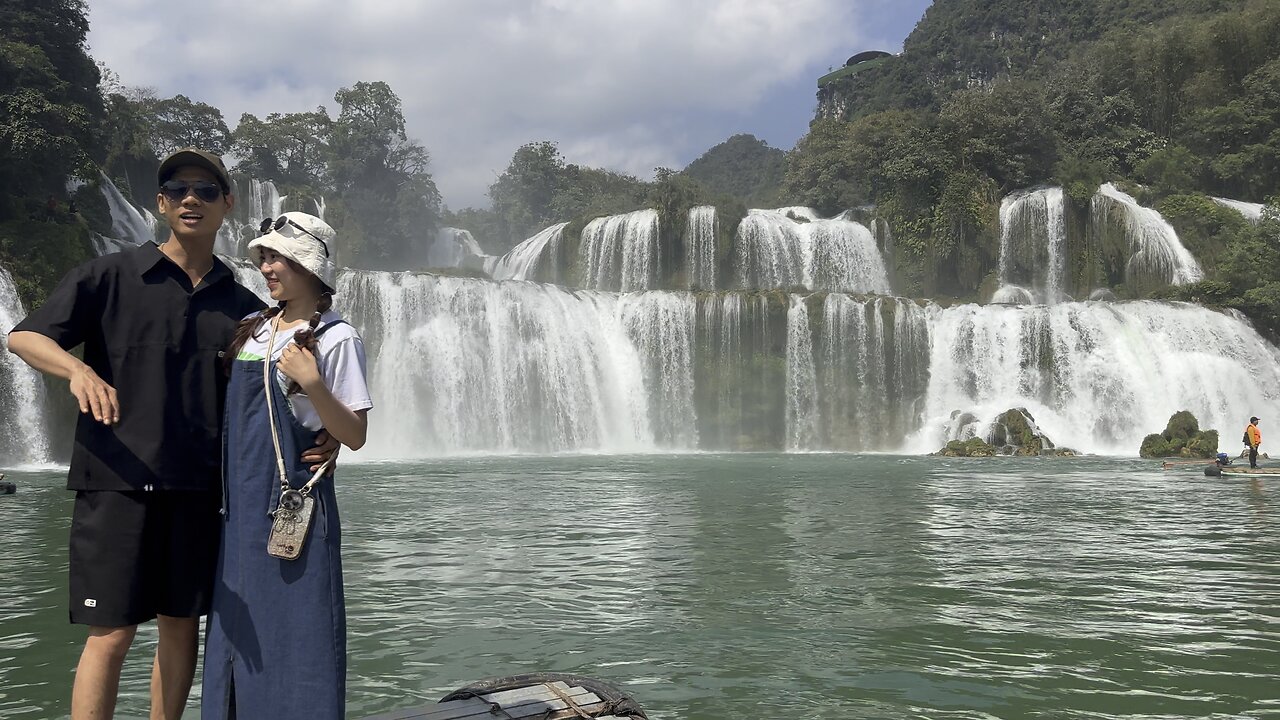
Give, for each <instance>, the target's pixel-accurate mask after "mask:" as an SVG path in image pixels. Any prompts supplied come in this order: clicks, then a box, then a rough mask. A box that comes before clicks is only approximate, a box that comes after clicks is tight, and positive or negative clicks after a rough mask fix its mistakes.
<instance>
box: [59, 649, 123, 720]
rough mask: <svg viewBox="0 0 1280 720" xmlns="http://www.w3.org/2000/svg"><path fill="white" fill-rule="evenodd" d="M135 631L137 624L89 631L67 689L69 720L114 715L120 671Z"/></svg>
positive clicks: (84, 719) (83, 719)
mask: <svg viewBox="0 0 1280 720" xmlns="http://www.w3.org/2000/svg"><path fill="white" fill-rule="evenodd" d="M137 631H138V626H137V625H131V626H129V627H119V628H111V627H97V626H91V627H90V628H89V638H88V639H87V640H86V641H85V643H84V652H82V653H80V664H79V665H77V666H76V679H75V684H74V685H73V686H72V688H71V720H90V718H93V719H94V720H97V719H98V718H110V717H111V716H112V714H113V713H114V712H115V710H116V692H117V691H118V690H119V689H120V668H121V666H123V665H124V658H125V655H127V654H128V653H129V646H130V645H132V644H133V636H134V634H135V633H136V632H137Z"/></svg>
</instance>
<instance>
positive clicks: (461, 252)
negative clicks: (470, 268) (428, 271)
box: [427, 227, 489, 268]
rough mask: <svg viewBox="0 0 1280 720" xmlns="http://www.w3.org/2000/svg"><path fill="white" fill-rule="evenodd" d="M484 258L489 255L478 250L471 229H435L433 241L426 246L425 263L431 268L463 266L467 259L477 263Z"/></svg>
mask: <svg viewBox="0 0 1280 720" xmlns="http://www.w3.org/2000/svg"><path fill="white" fill-rule="evenodd" d="M473 258H474V260H473ZM486 259H489V256H488V255H485V254H484V252H483V251H482V250H480V244H479V243H477V242H476V239H475V238H474V237H472V235H471V231H469V230H463V229H462V228H454V227H443V228H440V229H439V230H437V231H436V239H435V241H434V242H432V243H431V247H429V248H427V265H428V266H430V267H433V268H454V267H464V266H467V265H468V262H467V261H468V260H470V261H471V262H472V263H476V264H479V263H481V262H483V261H484V260H486Z"/></svg>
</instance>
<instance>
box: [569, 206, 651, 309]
mask: <svg viewBox="0 0 1280 720" xmlns="http://www.w3.org/2000/svg"><path fill="white" fill-rule="evenodd" d="M578 252H579V255H580V257H581V264H582V267H583V287H587V288H591V289H595V290H622V291H623V292H627V291H631V290H649V289H651V288H653V287H654V286H655V285H656V283H657V279H658V275H659V267H658V265H659V261H658V211H657V210H637V211H635V212H632V213H627V214H625V215H612V216H609V217H602V218H596V219H595V220H592V221H591V222H590V223H588V224H587V226H586V227H585V228H584V229H583V230H582V240H581V242H580V244H579V246H578Z"/></svg>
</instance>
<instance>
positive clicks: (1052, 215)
mask: <svg viewBox="0 0 1280 720" xmlns="http://www.w3.org/2000/svg"><path fill="white" fill-rule="evenodd" d="M1066 243H1067V227H1066V212H1065V207H1064V204H1063V195H1062V188H1059V187H1053V188H1042V189H1038V190H1032V191H1030V192H1019V193H1013V194H1011V195H1009V196H1007V197H1005V198H1004V200H1002V201H1001V202H1000V288H999V289H998V290H997V291H996V294H995V297H993V298H992V302H1003V303H1010V302H1019V303H1020V302H1040V303H1056V302H1060V301H1061V300H1063V299H1064V296H1065V292H1064V289H1063V278H1064V276H1065V274H1066V272H1065V269H1066V262H1067V259H1066Z"/></svg>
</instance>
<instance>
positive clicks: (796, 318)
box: [787, 295, 818, 450]
mask: <svg viewBox="0 0 1280 720" xmlns="http://www.w3.org/2000/svg"><path fill="white" fill-rule="evenodd" d="M790 302H791V307H790V308H789V309H788V310H787V449H788V450H808V449H812V448H815V447H817V446H818V378H817V370H816V369H815V368H814V364H813V335H812V334H811V333H810V330H809V308H808V306H807V305H805V302H804V298H803V297H801V296H799V295H792V296H791V298H790Z"/></svg>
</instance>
